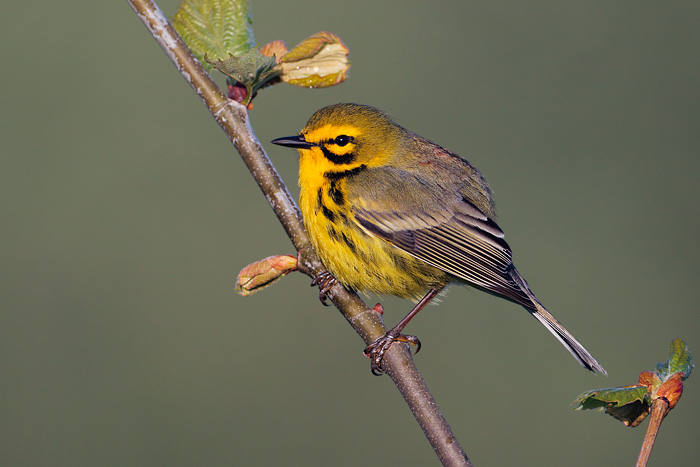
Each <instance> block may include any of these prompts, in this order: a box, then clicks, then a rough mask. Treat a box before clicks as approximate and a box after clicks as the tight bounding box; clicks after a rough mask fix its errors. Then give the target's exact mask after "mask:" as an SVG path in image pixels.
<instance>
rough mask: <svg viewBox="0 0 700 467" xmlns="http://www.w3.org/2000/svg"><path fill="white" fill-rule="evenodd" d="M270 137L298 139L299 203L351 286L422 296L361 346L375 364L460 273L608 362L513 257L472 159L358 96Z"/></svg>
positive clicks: (318, 245)
mask: <svg viewBox="0 0 700 467" xmlns="http://www.w3.org/2000/svg"><path fill="white" fill-rule="evenodd" d="M272 142H273V143H275V144H279V145H282V146H288V147H292V148H296V149H298V151H299V156H300V159H299V186H300V188H301V192H300V196H299V204H300V208H301V212H302V215H303V217H304V223H305V224H306V229H307V230H308V233H309V236H310V238H311V243H312V244H313V246H314V248H315V249H316V251H317V252H318V255H319V256H320V258H321V261H322V262H323V264H324V265H325V266H326V268H328V270H329V271H330V273H331V274H332V275H333V276H334V277H335V278H337V280H339V281H340V282H341V283H342V284H343V285H344V286H345V287H347V288H349V289H353V290H358V291H369V292H374V293H377V294H390V295H397V296H399V297H403V298H411V299H417V300H419V301H418V303H417V305H416V306H415V307H414V308H413V310H411V312H410V313H409V314H408V315H406V317H405V318H404V319H402V320H401V321H400V322H399V323H398V324H397V325H396V326H395V327H393V328H392V329H391V330H390V331H389V332H387V333H386V335H384V336H383V337H382V338H380V339H378V340H377V341H375V342H374V343H372V344H370V345H369V346H367V348H366V349H365V353H366V354H367V355H368V356H370V357H371V360H372V371H373V372H374V373H380V372H381V371H382V370H381V360H382V357H383V355H384V353H385V352H386V350H388V348H389V346H390V345H391V343H392V342H394V341H396V340H399V341H403V342H411V343H414V344H419V341H418V339H417V338H415V337H413V336H404V335H402V334H401V331H402V330H403V328H404V327H405V326H406V324H407V323H408V322H409V321H410V320H411V318H413V317H414V316H415V315H416V314H417V313H418V311H420V309H421V308H423V306H425V305H426V304H427V303H428V302H429V301H430V300H431V299H433V298H434V297H435V296H436V295H437V294H438V293H439V292H440V290H442V289H443V287H445V285H447V284H448V283H462V284H468V285H470V286H472V287H476V288H478V289H481V290H483V291H486V292H488V293H491V294H494V295H497V296H499V297H503V298H505V299H507V300H510V301H512V302H515V303H518V304H520V305H522V306H523V307H525V309H526V310H527V311H529V312H530V314H531V315H532V316H534V317H535V318H536V319H537V320H538V321H539V322H540V323H542V324H543V325H544V326H545V327H546V328H547V329H548V330H549V331H550V332H551V333H552V334H554V336H555V337H556V338H557V339H559V341H560V342H561V343H562V344H564V346H565V347H566V348H567V350H568V351H569V352H571V354H572V355H573V356H574V357H575V358H576V360H578V361H579V363H581V365H583V366H584V367H585V368H587V369H589V370H591V371H593V372H596V371H598V372H600V373H603V374H607V373H606V372H605V369H603V367H602V366H601V365H600V364H599V363H598V362H597V361H596V360H595V359H594V358H593V356H591V354H590V353H588V351H587V350H586V349H585V348H584V347H583V346H582V345H581V344H579V342H578V341H577V340H576V339H575V338H574V336H572V335H571V333H569V331H567V330H566V329H565V328H564V326H562V324H561V323H559V321H557V320H556V319H555V318H554V317H553V316H552V315H551V314H550V313H549V312H548V311H547V310H545V308H544V307H543V306H542V304H541V303H540V302H539V301H538V300H537V298H536V297H535V295H534V294H533V293H532V291H531V290H530V287H529V286H528V284H527V282H526V281H525V279H523V277H522V276H521V275H520V273H519V272H518V271H517V269H515V266H514V265H513V262H512V259H511V258H512V254H511V251H510V247H509V246H508V244H507V243H506V241H505V240H504V235H503V232H502V231H501V229H500V228H499V227H498V225H496V223H495V222H494V219H495V212H494V202H493V198H492V192H491V189H490V188H489V185H488V184H487V183H486V180H485V179H484V177H483V176H482V175H481V173H480V172H479V171H478V170H477V169H476V168H474V167H473V166H472V165H471V164H470V163H469V162H467V161H466V160H465V159H463V158H462V157H460V156H458V155H457V154H454V153H452V152H450V151H448V150H446V149H444V148H443V147H441V146H439V145H437V144H435V143H433V142H432V141H429V140H427V139H425V138H422V137H421V136H418V135H417V134H415V133H412V132H411V131H408V130H406V129H405V128H403V127H401V126H399V125H398V124H396V123H395V122H393V121H392V120H391V118H389V117H388V116H387V115H386V114H384V113H383V112H382V111H380V110H378V109H375V108H373V107H369V106H364V105H357V104H336V105H331V106H329V107H326V108H323V109H321V110H319V111H318V112H316V113H315V114H314V115H313V116H312V117H311V118H310V119H309V121H308V123H307V124H306V126H305V127H304V129H303V130H301V133H300V134H299V135H298V136H290V137H285V138H278V139H276V140H274V141H272ZM326 290H327V289H326ZM322 293H323V287H322Z"/></svg>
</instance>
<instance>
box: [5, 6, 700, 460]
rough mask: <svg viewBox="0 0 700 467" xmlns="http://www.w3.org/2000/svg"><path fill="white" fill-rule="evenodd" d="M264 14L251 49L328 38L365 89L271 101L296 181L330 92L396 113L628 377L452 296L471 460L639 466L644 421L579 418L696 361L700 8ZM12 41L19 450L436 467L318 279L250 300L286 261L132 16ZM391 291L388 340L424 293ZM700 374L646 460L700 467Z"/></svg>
mask: <svg viewBox="0 0 700 467" xmlns="http://www.w3.org/2000/svg"><path fill="white" fill-rule="evenodd" d="M178 3H179V2H178V1H175V0H172V1H162V2H159V5H160V6H161V8H162V9H163V11H164V12H165V13H166V15H168V16H169V17H171V16H172V15H173V14H174V12H175V10H176V8H177V5H178ZM252 9H253V15H254V30H255V37H256V40H257V41H258V43H259V44H265V43H266V42H269V41H272V40H276V39H282V40H285V41H286V42H287V44H288V45H289V46H290V47H291V46H293V45H294V44H296V43H298V42H299V41H301V40H302V39H304V38H305V37H308V36H310V35H312V34H314V33H316V32H318V31H321V30H327V31H331V32H333V33H335V34H338V35H339V36H340V37H341V38H342V39H343V40H344V42H345V43H346V44H347V46H348V47H349V48H350V50H351V55H350V57H351V61H352V67H351V69H350V75H349V79H348V80H347V81H346V82H345V83H343V84H341V85H339V86H337V87H333V88H328V89H323V90H307V89H302V88H296V87H291V86H287V85H279V86H275V87H273V88H270V89H265V90H263V91H261V92H260V94H259V95H258V97H257V99H256V100H255V107H254V109H253V110H252V112H251V115H252V117H251V118H252V122H253V126H254V129H255V131H256V133H257V135H258V137H259V138H260V140H261V141H262V142H263V144H264V146H265V148H266V150H268V151H269V155H270V157H271V158H272V160H273V161H274V163H275V164H276V166H277V168H278V170H279V172H280V174H281V175H282V177H283V178H284V180H285V181H286V182H287V184H288V185H289V188H290V190H291V191H292V192H293V193H294V195H295V196H296V194H297V192H298V188H297V187H296V177H297V157H296V153H295V152H294V151H292V150H289V149H286V148H281V147H277V146H274V145H271V144H269V141H270V140H271V139H273V138H276V137H280V136H289V135H293V134H296V133H297V132H298V131H299V130H300V129H301V128H302V127H303V125H304V123H305V122H306V120H307V119H308V117H309V116H310V115H311V114H312V113H313V112H314V111H315V110H317V109H319V108H321V107H323V106H325V105H328V104H332V103H336V102H358V103H365V104H371V105H374V106H376V107H379V108H382V109H383V110H385V111H387V112H388V113H389V114H390V115H392V116H393V117H394V118H395V119H396V120H397V121H398V122H400V123H401V124H402V125H404V126H405V127H407V128H409V129H411V130H413V131H416V132H417V133H419V134H421V135H423V136H425V137H427V138H430V139H432V140H434V141H436V142H438V143H439V144H441V145H443V146H445V147H447V148H449V149H451V150H453V151H455V152H457V153H459V154H461V155H462V156H464V157H466V158H467V159H469V160H470V161H471V162H472V163H473V164H474V165H475V166H477V167H478V168H479V169H480V170H481V171H482V172H483V173H484V174H485V176H486V177H487V179H488V180H489V182H490V184H491V186H492V188H493V190H494V192H495V194H496V202H497V207H498V212H499V220H498V222H499V225H500V226H501V227H502V228H503V230H504V231H505V232H506V239H507V240H508V242H509V243H510V245H511V247H512V248H513V251H514V260H515V264H516V265H517V266H518V269H519V270H520V271H521V272H522V274H523V275H524V276H525V277H526V278H527V280H528V281H529V283H530V285H531V286H532V288H533V290H534V291H535V292H536V293H537V295H538V297H539V298H540V300H541V301H542V302H543V303H544V304H545V305H546V306H547V308H548V309H549V310H550V311H551V312H552V313H553V314H554V315H555V316H557V317H558V318H559V319H560V320H561V321H562V322H563V323H564V324H565V325H566V326H567V327H568V328H569V329H570V330H571V331H572V333H573V334H574V335H575V336H577V338H578V339H579V340H580V341H581V342H582V343H583V344H584V345H585V346H586V347H587V348H588V349H589V350H590V351H591V352H592V353H593V354H594V355H595V356H596V358H597V359H598V360H599V361H600V362H601V363H602V364H603V365H604V366H605V367H606V369H607V370H608V372H609V374H610V377H609V378H605V377H601V376H593V375H592V374H589V373H588V372H586V371H585V370H583V369H582V368H581V367H579V366H578V364H577V363H576V362H575V361H574V360H573V359H572V358H571V356H570V355H569V354H568V353H567V352H566V351H565V350H564V349H563V348H562V347H561V345H560V344H559V343H558V342H557V341H556V340H555V339H554V338H553V337H552V336H551V335H550V334H549V333H548V332H546V331H545V330H544V329H543V328H542V327H541V326H540V325H539V324H538V323H537V322H536V321H535V320H533V319H531V318H530V317H529V316H528V315H527V313H526V312H525V311H524V310H523V309H522V308H520V307H518V306H516V305H514V304H512V303H510V302H507V301H505V300H502V299H498V298H496V297H492V296H489V295H486V294H484V293H481V292H478V291H475V290H473V289H468V288H465V287H454V288H452V289H451V290H450V292H449V293H448V294H447V296H445V297H443V299H442V304H440V305H439V306H436V307H430V308H428V309H426V310H425V311H423V312H422V313H421V314H420V315H419V316H418V318H416V319H415V320H414V321H413V322H412V323H411V325H410V326H409V328H408V329H407V331H408V332H409V333H412V334H416V335H418V336H419V337H420V338H421V340H422V342H423V350H422V351H421V352H420V354H418V355H417V356H416V362H417V365H418V368H419V369H420V370H421V372H422V374H423V375H424V377H425V378H426V380H427V383H428V385H429V387H430V389H431V390H432V392H433V394H434V396H435V397H436V399H437V401H438V403H439V405H440V408H441V409H442V411H443V413H444V414H445V415H446V417H447V419H448V421H449V422H450V423H451V426H452V428H453V430H454V432H455V434H456V436H457V437H458V439H459V440H460V442H461V443H462V445H463V447H464V449H465V451H466V452H467V454H468V455H469V457H470V459H471V460H472V461H473V462H474V463H475V465H484V466H486V465H488V466H507V465H515V464H518V465H543V466H544V465H547V466H559V465H632V464H633V462H634V460H635V459H636V456H637V453H638V450H639V446H640V444H641V440H642V438H643V435H644V431H645V430H646V425H647V423H646V422H645V423H644V424H643V425H642V426H641V427H639V428H636V429H629V428H626V427H624V426H623V425H622V424H621V423H619V422H617V421H615V420H614V419H612V418H611V417H609V416H607V415H603V414H599V413H597V412H576V411H572V410H571V408H570V405H569V404H570V402H571V401H572V400H573V399H574V398H575V397H576V396H577V395H578V394H579V393H581V392H583V391H585V390H588V389H594V388H601V387H609V386H616V385H624V384H633V383H635V382H636V378H637V376H638V374H639V372H641V371H643V370H651V369H653V366H654V364H655V363H657V362H660V361H664V360H665V359H666V358H667V355H668V345H669V342H670V341H671V340H672V339H673V338H675V337H682V338H684V339H685V340H686V342H687V343H688V345H689V347H690V349H691V351H693V350H694V351H695V352H696V353H697V354H699V355H700V318H699V317H698V311H697V309H698V305H697V295H698V293H697V292H698V277H699V276H700V261H699V260H700V247H698V240H697V239H698V236H699V235H700V208H699V194H698V175H699V174H700V160H699V158H698V149H699V148H700V131H699V129H700V128H699V122H700V118H699V117H700V115H699V111H698V109H700V87H699V83H700V60H698V50H700V34H699V33H698V27H697V26H698V24H700V22H699V20H700V4H699V3H698V2H696V1H690V0H688V1H671V2H667V1H665V2H661V1H649V2H632V1H618V2H604V1H592V2H548V1H541V0H538V1H533V2H507V1H493V0H492V1H470V2H457V1H453V2H446V1H434V2H429V3H424V2H417V1H402V2H397V1H395V2H377V1H356V2H341V1H334V0H328V1H326V2H320V3H319V2H316V1H309V0H300V1H294V2H289V1H281V0H277V1H255V2H253V4H252ZM0 53H1V59H2V63H3V66H2V73H0V93H1V94H2V111H0V118H1V119H2V120H1V124H0V163H1V169H0V195H1V196H0V222H1V227H0V238H1V242H0V255H1V260H0V278H1V284H2V285H1V286H0V316H1V323H2V324H1V325H0V413H1V414H2V417H1V422H0V439H2V442H1V443H0V464H2V465H8V466H30V465H31V466H35V465H53V466H62V465H71V466H73V465H172V466H179V465H182V466H185V465H246V466H247V465H304V466H311V465H319V466H321V465H323V466H325V465H334V466H352V465H372V466H375V465H376V466H381V465H407V466H408V465H411V466H413V465H437V464H438V461H437V460H436V457H435V456H434V454H433V452H432V450H431V448H430V446H429V444H428V443H427V441H426V440H425V438H424V437H423V434H422V433H421V431H420V429H419V428H418V426H417V424H416V423H415V422H414V420H413V418H412V415H411V414H410V412H409V411H408V409H407V408H406V407H405V405H404V403H403V401H402V399H401V398H400V396H399V394H398V392H397V391H396V389H395V388H394V386H393V384H392V383H391V380H390V379H389V378H388V377H386V376H384V377H374V376H372V375H371V374H370V371H369V363H368V361H367V360H366V359H365V358H364V357H363V356H362V352H361V351H362V348H363V344H362V342H361V340H360V339H359V338H358V337H357V335H356V334H355V333H354V332H353V331H352V329H351V328H350V327H349V326H348V324H347V323H346V322H345V320H344V319H343V318H342V317H341V316H340V315H339V313H338V312H337V311H336V310H335V309H334V308H324V307H322V306H321V304H320V303H319V301H318V298H317V290H316V289H313V288H310V287H309V281H310V280H309V278H307V277H306V276H303V275H301V274H290V275H289V276H287V277H286V278H285V279H284V280H282V281H280V282H278V283H277V284H275V285H274V286H272V287H270V288H269V289H266V290H265V291H263V292H261V293H259V294H257V295H254V296H252V297H249V298H243V297H240V296H238V295H236V293H235V291H234V280H235V277H236V274H237V273H238V271H239V270H240V269H241V268H242V267H243V266H245V265H246V264H248V263H250V262H253V261H255V260H257V259H260V258H263V257H265V256H269V255H272V254H289V253H294V251H293V248H292V245H291V243H290V242H289V240H288V239H287V238H286V237H285V235H284V233H283V230H282V228H281V227H280V225H279V223H278V222H277V220H276V218H275V217H274V215H273V213H272V211H271V210H270V209H269V206H268V205H267V202H266V200H265V198H264V197H263V196H262V195H261V193H260V191H259V190H258V188H257V186H256V185H255V183H254V182H253V180H252V178H251V177H250V175H249V173H248V172H247V171H246V169H245V167H244V164H243V163H242V162H241V160H240V158H239V157H238V155H237V153H236V152H235V150H234V149H233V148H232V146H231V145H230V143H229V141H228V140H227V138H226V136H225V135H224V134H223V133H222V132H221V131H220V129H219V128H218V126H217V125H216V123H215V122H214V121H213V119H212V118H211V116H210V115H209V113H208V111H207V110H206V109H205V107H204V106H203V105H202V103H201V102H200V100H199V99H198V98H197V97H196V95H195V94H194V93H193V92H192V91H191V90H190V89H189V87H188V85H187V83H186V82H185V81H184V80H183V79H182V77H181V76H180V75H179V74H178V73H177V71H176V70H175V68H174V67H173V66H172V64H171V63H170V62H169V60H168V58H167V57H166V56H165V54H163V52H162V51H161V49H160V48H159V47H158V45H157V44H156V42H155V41H154V40H153V39H152V38H151V37H150V35H149V34H148V32H147V30H146V29H145V28H144V26H143V25H142V23H141V22H140V21H139V19H138V18H137V16H136V15H135V14H134V13H133V11H132V10H131V8H130V7H129V5H128V4H127V2H125V1H112V2H95V1H87V0H77V1H74V2H68V3H61V2H44V3H43V4H41V5H38V4H35V3H33V2H12V3H11V4H8V5H6V6H5V7H4V8H3V14H2V15H0ZM218 81H219V82H222V80H221V79H220V78H218ZM377 301H378V299H377V298H376V297H369V298H368V299H367V303H368V305H369V306H373V305H374V303H376V302H377ZM381 301H382V303H383V304H384V306H385V310H386V312H385V320H386V321H387V323H388V324H393V323H395V322H396V321H398V320H399V319H400V318H401V317H402V316H403V314H404V313H406V312H407V311H408V309H409V308H410V307H411V304H410V303H409V302H406V301H402V300H398V299H395V298H382V299H381ZM699 381H700V376H698V375H691V377H690V379H688V380H687V381H686V393H685V395H684V396H683V398H682V399H681V401H680V403H679V405H678V406H677V408H676V410H674V411H673V412H672V413H671V415H670V416H669V417H668V418H667V419H666V421H665V422H664V424H663V425H662V428H661V432H660V435H659V438H658V440H657V445H656V447H655V448H654V451H653V453H652V457H651V464H650V465H664V466H681V465H689V464H691V463H693V462H694V461H696V460H697V456H698V454H699V452H698V446H700V435H699V433H698V430H697V416H698V413H699V410H700V396H699V394H700V389H699V388H700V384H698V382H699Z"/></svg>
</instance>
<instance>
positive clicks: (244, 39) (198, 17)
mask: <svg viewBox="0 0 700 467" xmlns="http://www.w3.org/2000/svg"><path fill="white" fill-rule="evenodd" d="M252 24H253V20H252V16H251V14H250V7H249V5H248V2H247V1H240V0H238V1H237V0H183V1H182V3H180V6H179V8H178V9H177V12H176V13H175V16H174V17H173V27H174V28H175V30H176V31H177V32H178V33H179V34H180V35H181V36H182V38H183V39H184V40H185V42H186V43H187V46H188V47H189V48H190V50H192V53H193V54H194V55H195V56H196V57H197V59H199V61H200V62H201V63H202V66H204V68H205V69H206V70H207V71H210V70H211V65H210V64H209V63H207V62H206V61H205V60H204V57H205V56H207V57H208V58H209V59H210V60H222V59H225V58H226V57H228V56H229V55H240V54H243V53H245V52H247V51H248V50H250V49H251V48H252V47H254V46H255V39H254V38H253V28H252Z"/></svg>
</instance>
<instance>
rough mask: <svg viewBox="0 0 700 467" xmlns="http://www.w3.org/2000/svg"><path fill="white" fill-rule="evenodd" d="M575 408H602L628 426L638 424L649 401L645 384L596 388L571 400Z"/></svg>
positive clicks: (647, 407) (642, 418) (644, 416)
mask: <svg viewBox="0 0 700 467" xmlns="http://www.w3.org/2000/svg"><path fill="white" fill-rule="evenodd" d="M573 403H574V404H575V407H574V409H576V410H594V409H598V410H602V409H605V413H607V414H610V415H612V416H613V417H615V418H616V419H618V420H620V421H621V422H622V423H624V424H625V425H627V426H629V427H635V426H637V425H639V424H640V423H641V422H642V420H644V419H645V418H646V416H647V415H649V408H650V406H651V402H650V400H649V390H648V388H647V387H645V386H632V387H627V388H606V389H596V390H595V391H590V392H587V393H583V394H581V395H580V396H578V397H577V398H576V400H575V401H574V402H573Z"/></svg>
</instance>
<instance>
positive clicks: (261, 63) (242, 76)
mask: <svg viewBox="0 0 700 467" xmlns="http://www.w3.org/2000/svg"><path fill="white" fill-rule="evenodd" d="M206 60H207V61H208V62H209V63H211V64H212V65H213V66H214V68H216V69H217V70H219V71H220V72H222V73H223V74H225V75H226V76H228V77H229V78H231V79H233V80H235V81H237V82H238V83H241V84H242V85H244V86H245V87H246V89H247V90H248V94H247V96H246V99H245V100H244V101H243V103H248V102H250V100H251V99H252V98H253V96H254V94H255V92H256V91H257V90H258V89H260V88H261V87H262V86H264V85H265V84H266V83H268V82H269V81H270V80H272V79H274V78H276V77H278V76H279V75H280V73H281V71H280V69H279V67H278V66H277V62H276V61H275V57H274V56H272V57H268V56H266V55H263V54H261V53H260V51H259V50H257V49H250V50H249V51H247V52H246V53H244V54H242V55H240V56H237V57H236V56H233V55H229V57H228V58H227V59H226V60H217V61H211V60H209V58H208V57H206Z"/></svg>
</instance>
